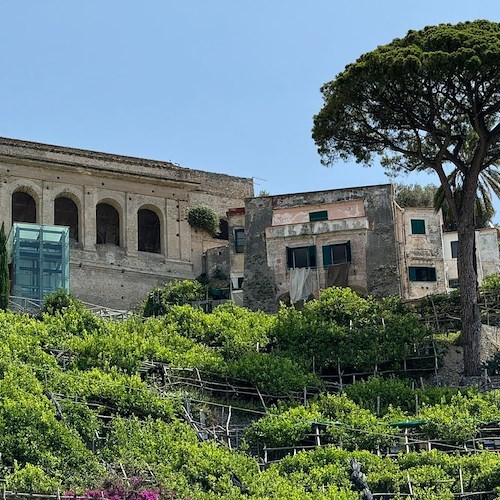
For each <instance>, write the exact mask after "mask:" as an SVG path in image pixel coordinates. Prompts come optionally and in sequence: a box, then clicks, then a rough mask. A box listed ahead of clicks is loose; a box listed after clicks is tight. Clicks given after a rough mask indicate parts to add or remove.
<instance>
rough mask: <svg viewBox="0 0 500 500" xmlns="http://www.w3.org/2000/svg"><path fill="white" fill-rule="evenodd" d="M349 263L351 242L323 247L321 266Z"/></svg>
mask: <svg viewBox="0 0 500 500" xmlns="http://www.w3.org/2000/svg"><path fill="white" fill-rule="evenodd" d="M342 262H351V242H350V241H346V242H345V243H338V244H336V245H326V246H324V247H323V266H325V267H327V266H331V265H333V264H341V263H342Z"/></svg>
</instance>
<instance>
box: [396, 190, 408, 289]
mask: <svg viewBox="0 0 500 500" xmlns="http://www.w3.org/2000/svg"><path fill="white" fill-rule="evenodd" d="M393 203H394V205H393V216H394V221H395V222H396V224H395V233H396V242H397V244H396V252H397V256H398V259H397V263H398V270H399V284H398V285H399V296H400V297H402V298H406V297H404V293H405V290H404V286H403V280H404V284H405V285H406V283H407V273H406V268H407V265H406V254H405V251H404V249H405V244H406V229H405V221H404V213H405V211H404V208H401V207H400V206H399V205H398V204H397V202H396V200H395V199H393ZM396 210H399V212H401V219H402V224H401V231H402V233H401V237H402V239H403V241H402V242H401V241H399V240H400V238H399V236H400V234H399V230H398V225H399V221H398V220H397V219H396V217H397V215H398V214H397V213H396ZM401 246H403V250H401ZM401 263H402V264H403V269H401ZM407 288H408V291H409V285H408V287H407Z"/></svg>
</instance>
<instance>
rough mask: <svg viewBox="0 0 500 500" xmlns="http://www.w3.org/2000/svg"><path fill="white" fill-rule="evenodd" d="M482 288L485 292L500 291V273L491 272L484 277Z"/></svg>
mask: <svg viewBox="0 0 500 500" xmlns="http://www.w3.org/2000/svg"><path fill="white" fill-rule="evenodd" d="M481 290H482V291H485V292H496V293H499V292H500V273H495V274H490V275H489V276H486V278H484V279H483V282H482V283H481Z"/></svg>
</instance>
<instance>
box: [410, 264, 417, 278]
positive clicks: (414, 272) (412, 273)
mask: <svg viewBox="0 0 500 500" xmlns="http://www.w3.org/2000/svg"><path fill="white" fill-rule="evenodd" d="M408 274H409V276H410V281H417V270H416V268H414V267H409V268H408Z"/></svg>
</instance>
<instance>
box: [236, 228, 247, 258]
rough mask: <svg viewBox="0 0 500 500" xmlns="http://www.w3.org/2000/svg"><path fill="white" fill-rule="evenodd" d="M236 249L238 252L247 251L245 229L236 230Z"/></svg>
mask: <svg viewBox="0 0 500 500" xmlns="http://www.w3.org/2000/svg"><path fill="white" fill-rule="evenodd" d="M234 251H235V252H236V253H243V252H244V251H245V230H244V229H235V230H234Z"/></svg>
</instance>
